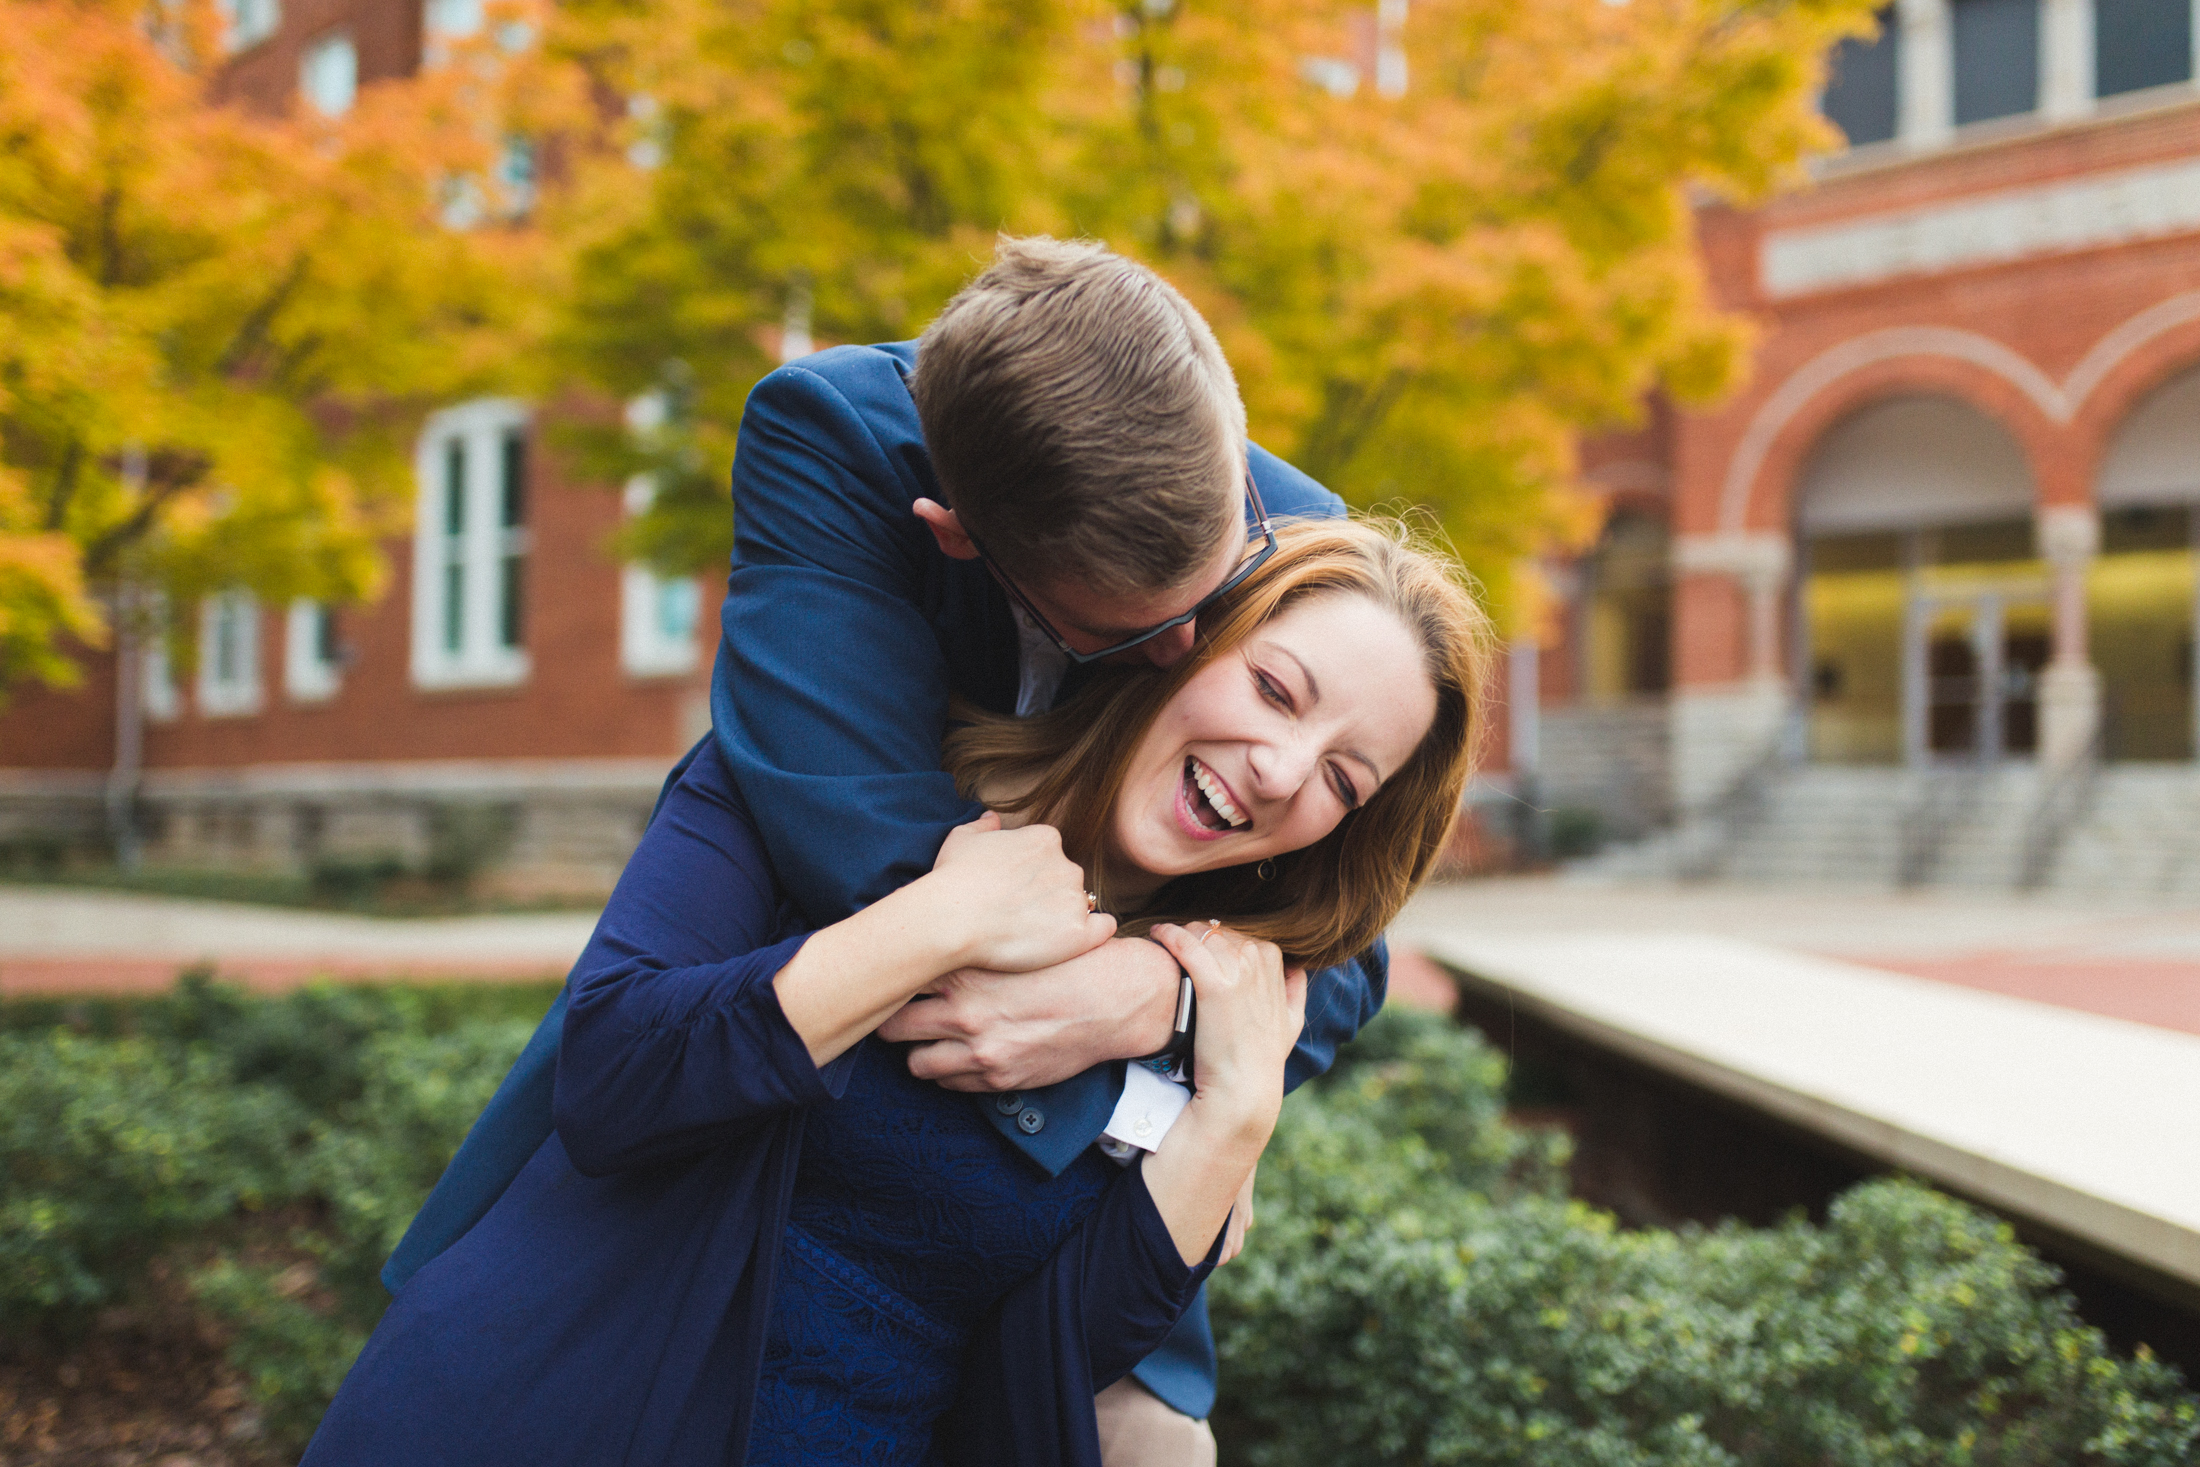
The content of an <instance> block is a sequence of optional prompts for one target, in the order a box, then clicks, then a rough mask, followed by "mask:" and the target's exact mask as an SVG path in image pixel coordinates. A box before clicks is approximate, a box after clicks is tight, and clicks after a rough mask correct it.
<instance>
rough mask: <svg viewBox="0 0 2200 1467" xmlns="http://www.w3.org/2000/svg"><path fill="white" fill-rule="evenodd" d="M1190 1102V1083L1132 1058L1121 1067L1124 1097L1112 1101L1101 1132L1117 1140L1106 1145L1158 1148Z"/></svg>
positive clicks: (1114, 1148)
mask: <svg viewBox="0 0 2200 1467" xmlns="http://www.w3.org/2000/svg"><path fill="white" fill-rule="evenodd" d="M1191 1103H1192V1092H1191V1089H1190V1087H1189V1086H1187V1085H1185V1084H1184V1083H1183V1082H1181V1081H1178V1080H1170V1079H1165V1078H1163V1077H1162V1076H1160V1075H1157V1074H1155V1073H1154V1072H1153V1071H1152V1070H1149V1069H1147V1068H1146V1067H1145V1066H1144V1065H1142V1064H1139V1063H1138V1062H1137V1061H1136V1060H1133V1061H1132V1062H1131V1063H1130V1064H1129V1065H1127V1066H1125V1067H1124V1070H1123V1097H1122V1099H1120V1100H1118V1101H1116V1102H1115V1113H1114V1114H1113V1115H1111V1116H1109V1117H1108V1124H1107V1126H1106V1128H1105V1129H1103V1130H1102V1131H1101V1132H1100V1134H1101V1135H1102V1136H1103V1137H1106V1138H1107V1139H1108V1140H1111V1141H1114V1142H1115V1143H1116V1146H1111V1147H1109V1148H1108V1150H1109V1151H1110V1152H1116V1151H1117V1147H1124V1148H1128V1147H1136V1148H1137V1149H1138V1150H1140V1151H1156V1150H1159V1149H1160V1146H1161V1138H1162V1137H1164V1136H1166V1135H1168V1134H1169V1127H1171V1126H1173V1125H1175V1124H1176V1118H1177V1117H1178V1116H1180V1115H1182V1114H1184V1107H1185V1106H1187V1105H1190V1104H1191ZM1122 1154H1127V1152H1126V1153H1122Z"/></svg>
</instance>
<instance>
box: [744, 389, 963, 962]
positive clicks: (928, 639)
mask: <svg viewBox="0 0 2200 1467" xmlns="http://www.w3.org/2000/svg"><path fill="white" fill-rule="evenodd" d="M895 390H897V391H898V390H899V388H898V386H897V387H896V389H895ZM907 472H908V468H907V465H906V464H904V463H901V462H897V461H896V459H895V458H894V457H893V456H892V455H890V454H889V453H888V451H887V450H886V449H885V447H884V446H883V445H882V444H881V443H880V442H879V441H878V439H877V438H876V437H875V436H874V434H873V432H872V430H871V428H870V426H869V425H868V424H867V422H866V420H865V417H864V415H863V414H862V413H860V412H858V411H857V410H856V408H855V407H854V406H852V405H851V404H850V403H849V401H848V400H847V398H846V397H844V396H843V395H842V393H841V392H840V391H839V389H837V388H836V387H835V386H834V385H833V383H831V382H829V381H827V380H826V379H825V378H824V377H822V376H820V375H818V374H816V373H814V372H810V371H806V370H804V369H802V368H800V367H789V368H782V369H781V370H780V371H777V372H774V373H773V374H771V375H770V376H768V377H766V378H765V379H764V380H763V381H762V382H761V383H759V384H758V386H757V388H756V391H755V392H754V393H752V394H751V395H750V397H749V402H748V407H747V410H746V411H745V413H744V414H743V417H742V420H741V433H740V440H739V445H738V448H737V450H736V455H735V459H734V468H733V497H734V539H735V549H734V558H733V573H732V576H731V577H730V579H729V580H728V582H727V587H726V600H725V605H724V609H723V612H722V620H723V626H724V631H725V636H724V638H723V639H722V641H721V642H720V645H719V650H718V665H717V668H716V671H715V676H714V677H713V679H712V683H711V715H712V725H713V728H714V730H715V732H716V735H717V740H718V745H719V749H720V751H721V752H722V753H723V755H724V757H725V759H726V762H727V764H728V766H729V767H730V768H731V769H732V771H733V778H734V781H735V783H736V784H737V785H738V787H739V788H740V790H741V793H742V795H743V797H744V798H745V799H746V800H747V802H748V804H749V807H750V808H751V809H752V810H754V811H755V812H756V813H757V816H758V820H757V825H758V828H759V830H760V831H761V833H762V836H763V841H764V845H765V848H766V850H767V851H768V852H769V853H770V857H771V860H772V863H773V865H774V866H775V867H776V868H777V870H778V872H779V875H780V878H781V884H782V886H783V888H784V889H785V890H786V891H789V892H791V893H794V894H795V895H796V899H797V901H798V902H799V903H800V905H801V907H802V910H803V913H804V915H805V916H806V917H807V918H808V919H809V921H810V922H811V923H812V925H815V926H823V925H825V924H827V923H830V922H835V921H838V920H840V919H841V918H843V917H846V916H848V915H849V914H850V913H852V912H854V911H855V910H856V909H857V908H859V907H862V906H865V905H867V904H869V903H870V902H873V901H876V900H877V899H878V898H879V897H881V896H884V895H885V894H886V893H888V892H890V891H893V890H894V889H895V888H897V887H900V886H902V885H905V884H906V883H908V882H910V881H912V880H914V879H915V878H916V877H918V876H921V875H922V874H924V872H926V871H928V870H930V869H931V866H932V862H933V860H934V858H935V857H936V856H937V855H938V854H939V847H940V843H941V842H942V841H944V840H945V839H946V838H947V833H948V831H950V830H951V829H953V828H954V827H955V826H956V825H959V824H962V823H964V822H965V821H968V820H972V819H975V818H976V817H977V815H978V814H979V809H978V807H977V806H976V805H975V804H972V803H971V802H969V801H967V800H965V799H963V798H962V797H961V796H960V795H959V794H957V793H956V791H955V786H954V781H953V780H951V779H950V778H949V777H948V776H947V775H946V774H944V773H942V772H941V770H940V740H941V738H942V737H943V736H944V734H945V733H946V729H947V701H948V688H949V675H948V668H947V665H946V660H945V657H944V656H943V654H942V652H941V649H940V646H939V641H938V638H937V636H936V635H935V633H934V631H933V628H932V626H931V625H930V624H929V622H928V621H927V619H926V617H925V615H924V613H923V611H922V609H921V606H920V604H919V598H920V594H921V592H922V588H923V584H924V578H925V576H926V575H927V574H928V570H929V568H930V567H929V562H928V561H927V559H926V557H927V556H928V555H929V554H931V551H932V548H931V546H930V543H929V541H928V540H927V539H925V538H924V534H925V532H924V531H923V529H922V527H921V525H919V524H918V522H917V521H916V519H915V517H914V516H913V515H910V514H909V512H908V505H909V502H910V500H911V499H912V498H914V497H915V496H914V494H913V493H912V492H911V489H910V486H909V485H908V484H907V483H905V482H904V476H905V475H906V474H907Z"/></svg>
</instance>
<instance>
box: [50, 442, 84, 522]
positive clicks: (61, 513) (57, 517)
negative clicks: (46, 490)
mask: <svg viewBox="0 0 2200 1467" xmlns="http://www.w3.org/2000/svg"><path fill="white" fill-rule="evenodd" d="M83 462H84V443H83V440H82V439H78V438H71V439H70V440H69V446H68V447H67V448H64V449H63V450H61V467H60V469H59V470H58V471H57V472H56V473H55V474H54V485H53V501H52V503H50V504H48V505H47V506H46V528H47V529H48V530H49V531H52V530H58V529H61V528H62V527H63V526H64V525H66V524H67V523H68V519H69V501H70V500H72V499H74V498H75V497H76V476H77V471H78V470H79V469H80V468H81V467H82V465H83Z"/></svg>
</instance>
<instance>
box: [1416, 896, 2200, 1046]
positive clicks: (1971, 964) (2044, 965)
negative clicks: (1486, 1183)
mask: <svg viewBox="0 0 2200 1467" xmlns="http://www.w3.org/2000/svg"><path fill="white" fill-rule="evenodd" d="M1463 933H1464V934H1476V935H1481V936H1489V937H1500V936H1510V937H1536V936H1548V935H1555V934H1573V935H1589V934H1606V935H1612V936H1635V935H1651V934H1694V935H1699V936H1717V937H1731V938H1742V939H1746V940H1749V941H1753V942H1760V943H1765V944H1767V945H1770V946H1773V947H1777V948H1781V949H1785V950H1787V951H1791V952H1803V953H1813V954H1817V955H1820V956H1825V957H1835V958H1843V959H1846V960H1848V961H1850V962H1854V963H1860V964H1863V965H1866V966H1868V967H1874V968H1881V969H1885V970H1888V971H1891V972H1897V973H1907V974H1910V975H1912V976H1914V977H1919V978H1930V979H1934V980H1935V981H1938V982H1942V983H1952V984H1956V985H1959V986H1961V987H1966V988H1975V989H1984V990H1987V991H1989V992H1994V993H2000V994H2003V995H2006V996H2008V997H2012V998H2025V999H2031V1000H2033V1001H2034V1002H2038V1003H2047V1004H2053V1005H2056V1006H2058V1007H2061V1008H2073V1009H2080V1010H2083V1011H2085V1012H2088V1013H2094V1014H2100V1015H2103V1016H2105V1017H2108V1018H2116V1019H2128V1020H2131V1021H2133V1022H2135V1023H2142V1024H2151V1025H2155V1026H2157V1027H2160V1028H2167V1029H2177V1030H2182V1031H2184V1032H2186V1033H2189V1034H2200V908H2196V907H2174V906H2162V905H2160V904H2158V903H2157V904H2149V903H2146V902H2144V901H2136V900H2135V901H2131V902H2126V903H2115V904H2112V903H2105V902H2103V901H2101V900H2100V899H2098V898H2094V899H2091V900H2074V899H2071V898H2067V897H2063V898H2051V897H2033V896H2022V897H2020V896H2011V895H1999V894H1983V893H1982V894H1956V893H1949V892H1942V891H1934V892H1903V893H1893V892H1886V891H1880V890H1869V891H1838V890H1827V889H1822V888H1811V889H1793V888H1779V887H1752V886H1743V885H1740V884H1736V883H1703V884H1692V885H1669V884H1657V883H1625V884H1610V883H1593V882H1587V881H1578V880H1570V879H1568V878H1566V877H1562V876H1560V877H1547V876H1546V877H1512V878H1503V879H1498V880H1491V881H1473V882H1460V883H1454V884H1447V885H1443V886H1434V887H1430V888H1428V889H1427V890H1426V891H1424V892H1423V893H1422V894H1421V895H1420V896H1419V897H1417V898H1415V900H1414V902H1413V904H1412V906H1410V907H1409V908H1407V910H1406V914H1405V916H1404V917H1403V918H1402V919H1401V920H1400V921H1399V922H1397V923H1396V924H1395V925H1394V926H1393V927H1392V929H1391V938H1392V943H1393V945H1394V946H1400V947H1413V946H1418V945H1423V944H1424V943H1425V942H1426V941H1427V940H1429V939H1430V938H1432V937H1435V936H1439V935H1445V934H1463Z"/></svg>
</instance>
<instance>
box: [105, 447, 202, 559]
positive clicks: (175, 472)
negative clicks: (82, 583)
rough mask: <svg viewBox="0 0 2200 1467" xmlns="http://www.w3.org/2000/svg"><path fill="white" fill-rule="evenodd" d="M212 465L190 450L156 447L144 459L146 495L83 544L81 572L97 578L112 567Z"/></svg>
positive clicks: (199, 454)
mask: <svg viewBox="0 0 2200 1467" xmlns="http://www.w3.org/2000/svg"><path fill="white" fill-rule="evenodd" d="M212 466H213V460H211V459H209V458H208V457H207V456H206V455H205V454H203V453H198V452H195V451H193V450H191V449H184V448H161V449H155V450H154V451H153V452H152V453H151V454H150V455H148V456H147V458H146V460H145V498H144V499H143V500H142V501H141V502H140V503H139V504H138V507H137V509H136V510H135V511H133V512H132V513H131V515H130V517H129V518H128V519H126V520H124V521H123V522H122V523H121V524H118V525H115V526H113V527H111V528H110V529H108V530H107V532H106V533H105V534H102V535H100V536H99V537H98V538H97V539H95V540H93V541H92V543H91V544H89V545H87V546H85V547H84V573H85V574H86V575H87V576H92V577H95V578H96V577H98V576H101V575H104V574H105V573H106V572H107V571H108V570H110V569H112V568H113V566H114V562H115V560H116V558H117V557H119V556H120V555H121V554H122V551H123V549H124V548H125V547H126V546H128V545H129V544H130V543H131V542H132V541H134V540H136V539H138V538H139V537H140V536H142V535H144V533H145V532H146V531H147V530H150V529H151V528H152V527H153V521H154V520H155V519H157V518H158V517H159V515H160V512H161V509H162V508H163V507H164V506H165V505H166V504H167V503H168V502H169V501H170V500H172V499H174V498H175V497H176V496H177V495H179V494H181V493H183V492H184V491H185V490H187V489H189V488H191V487H192V486H193V485H195V484H197V483H198V482H199V481H200V480H201V479H203V478H205V477H206V471H207V470H208V469H209V468H211V467H212Z"/></svg>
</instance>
